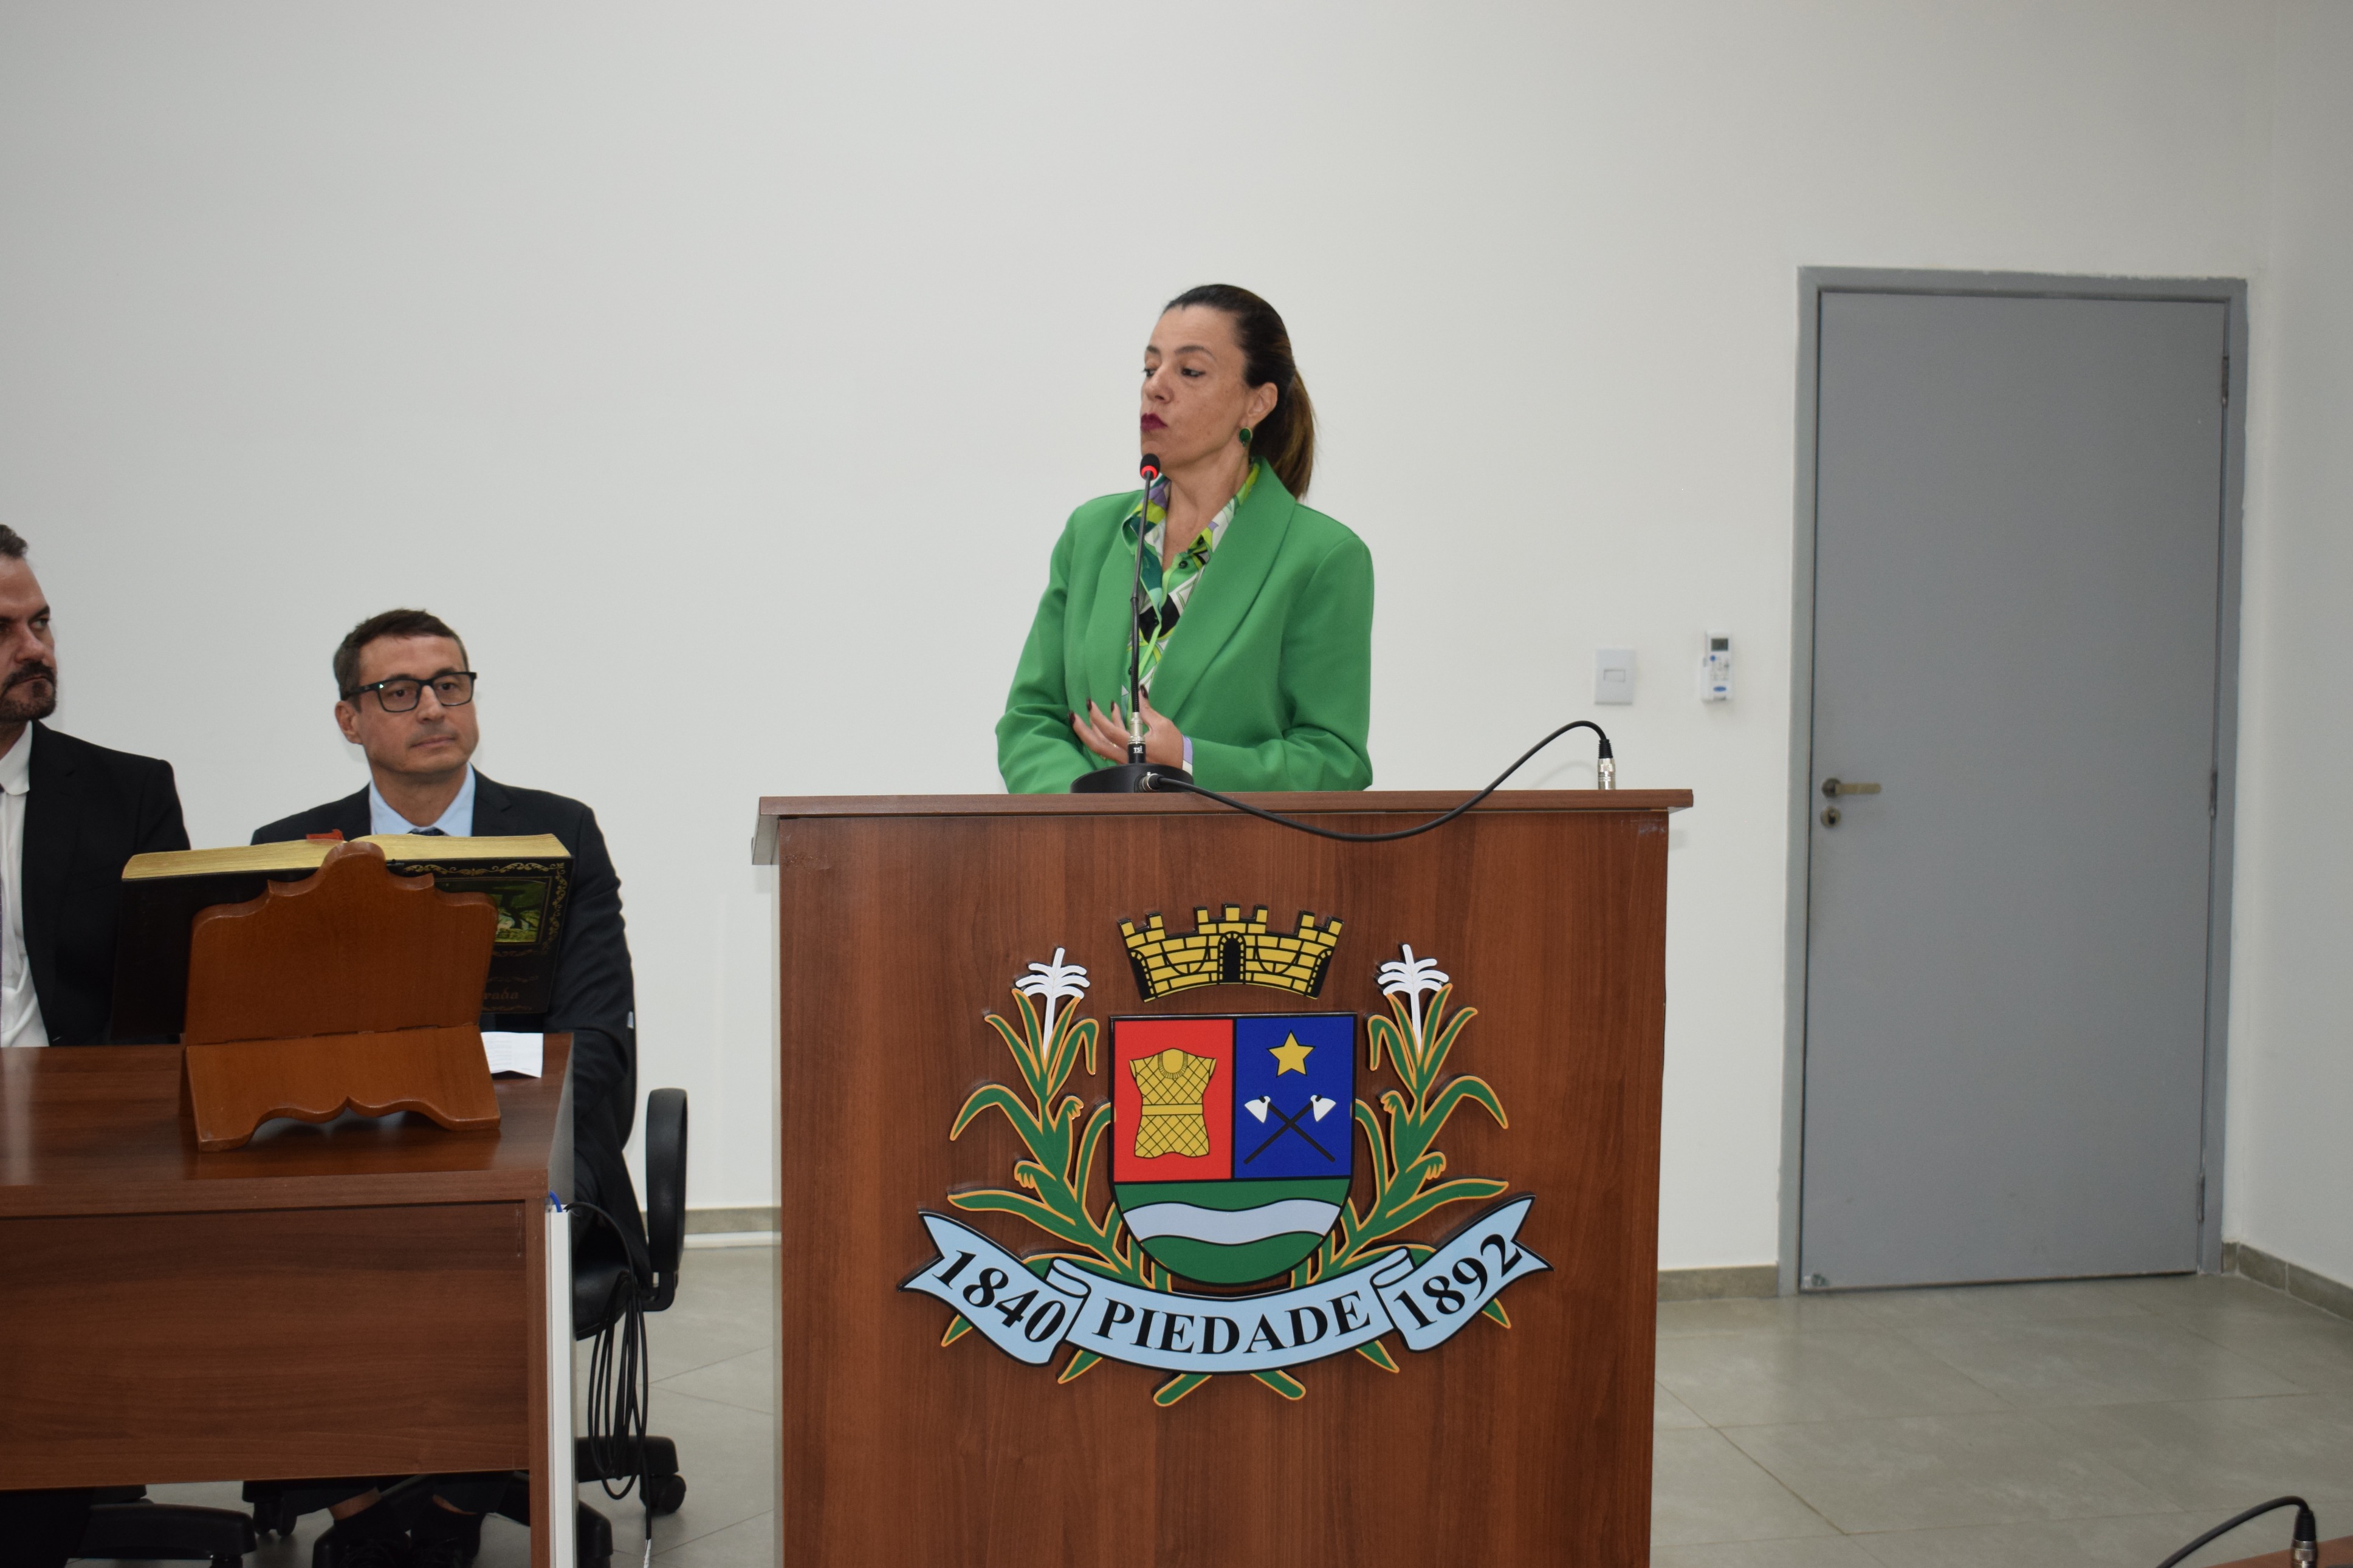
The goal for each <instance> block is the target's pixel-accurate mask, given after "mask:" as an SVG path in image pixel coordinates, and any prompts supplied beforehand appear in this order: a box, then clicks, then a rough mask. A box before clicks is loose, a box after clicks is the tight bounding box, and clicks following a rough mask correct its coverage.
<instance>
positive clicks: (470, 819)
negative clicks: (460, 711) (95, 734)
mask: <svg viewBox="0 0 2353 1568" xmlns="http://www.w3.org/2000/svg"><path fill="white" fill-rule="evenodd" d="M0 767H5V763H0ZM420 827H438V828H439V829H440V830H441V831H442V832H444V833H446V834H448V836H449V837H452V838H471V837H473V836H474V764H473V763H467V764H466V782H465V783H464V784H459V786H458V798H457V799H455V800H453V801H451V802H450V803H449V809H448V810H447V811H445V812H443V813H442V814H441V815H440V816H439V817H438V818H437V819H436V820H434V821H432V822H411V821H409V820H408V818H406V817H405V816H401V815H400V813H398V812H396V811H395V810H393V809H392V806H391V805H390V804H389V803H388V802H386V801H385V798H384V792H383V791H381V790H379V789H377V788H376V787H375V780H374V779H373V778H371V779H370V780H368V831H369V832H370V833H414V832H416V831H417V829H418V828H420Z"/></svg>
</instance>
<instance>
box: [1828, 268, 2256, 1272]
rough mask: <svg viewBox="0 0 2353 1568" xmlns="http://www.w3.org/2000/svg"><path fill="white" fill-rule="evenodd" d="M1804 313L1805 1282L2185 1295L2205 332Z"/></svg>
mask: <svg viewBox="0 0 2353 1568" xmlns="http://www.w3.org/2000/svg"><path fill="white" fill-rule="evenodd" d="M1820 310H1821V315H1820V361H1819V369H1818V383H1817V385H1818V396H1819V402H1818V405H1817V408H1816V418H1817V436H1818V443H1817V447H1816V458H1815V461H1816V464H1817V473H1816V490H1815V495H1816V517H1815V560H1814V563H1813V567H1814V654H1813V669H1814V690H1813V746H1812V752H1813V780H1812V782H1813V785H1814V788H1813V791H1812V793H1811V795H1810V797H1809V798H1810V820H1811V823H1812V826H1811V829H1810V831H1811V844H1810V857H1809V863H1810V873H1809V874H1810V889H1809V894H1810V901H1809V906H1808V921H1809V926H1808V931H1807V954H1806V962H1807V976H1806V984H1807V991H1806V1033H1805V1051H1806V1057H1805V1093H1806V1098H1805V1107H1804V1116H1805V1127H1804V1154H1803V1159H1804V1163H1803V1170H1802V1173H1801V1188H1800V1193H1801V1199H1800V1201H1801V1211H1800V1230H1799V1279H1800V1281H1801V1283H1803V1284H1805V1285H1808V1286H1812V1287H1821V1286H1829V1287H1831V1288H1840V1287H1850V1286H1866V1285H1908V1284H1925V1283H1930V1282H1936V1281H1966V1280H1989V1279H2056V1278H2067V1277H2077V1276H2089V1275H2103V1274H2138V1273H2157V1272H2166V1271H2171V1270H2186V1269H2192V1268H2196V1267H2197V1262H2198V1234H2199V1231H2198V1226H2199V1205H2200V1190H2199V1170H2200V1112H2201V1105H2202V1100H2203V1081H2204V1074H2203V1064H2204V1037H2205V995H2206V950H2207V920H2208V899H2207V893H2208V880H2209V874H2210V873H2209V863H2210V841H2211V836H2212V819H2211V804H2210V803H2211V798H2212V796H2211V789H2212V781H2213V778H2214V773H2213V769H2214V766H2215V755H2214V751H2215V741H2214V736H2215V702H2216V692H2215V661H2216V627H2217V605H2218V596H2219V595H2218V584H2219V577H2220V562H2221V528H2222V465H2223V416H2224V412H2225V411H2224V406H2223V403H2224V396H2225V393H2224V386H2225V379H2224V356H2225V354H2226V353H2227V352H2228V312H2227V307H2226V306H2224V305H2222V304H2220V303H2211V302H2183V301H2174V300H2103V299H2038V298H2021V297H2001V296H1964V295H1936V294H1905V293H1867V292H1854V293H1844V292H1830V293H1825V294H1824V295H1823V296H1822V298H1821V302H1820ZM1832 779H1835V780H1839V781H1842V782H1843V783H1845V784H1851V785H1852V784H1862V785H1877V786H1879V787H1878V790H1877V792H1876V793H1853V794H1846V795H1840V796H1837V797H1836V798H1831V797H1827V796H1825V795H1823V794H1822V792H1821V786H1822V785H1823V784H1824V782H1825V781H1828V780H1832ZM1826 813H1827V814H1828V815H1827V816H1826V815H1825V814H1826Z"/></svg>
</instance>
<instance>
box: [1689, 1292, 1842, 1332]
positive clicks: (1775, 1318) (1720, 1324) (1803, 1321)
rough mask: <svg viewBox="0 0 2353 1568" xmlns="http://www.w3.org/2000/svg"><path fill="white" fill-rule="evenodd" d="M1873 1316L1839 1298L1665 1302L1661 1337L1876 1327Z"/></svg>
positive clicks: (1771, 1297)
mask: <svg viewBox="0 0 2353 1568" xmlns="http://www.w3.org/2000/svg"><path fill="white" fill-rule="evenodd" d="M1875 1327H1877V1324H1876V1323H1874V1322H1873V1320H1872V1318H1871V1316H1870V1314H1869V1313H1867V1312H1865V1311H1864V1310H1862V1308H1861V1307H1860V1306H1858V1305H1856V1304H1855V1303H1854V1302H1853V1301H1851V1300H1847V1299H1845V1298H1844V1297H1840V1296H1769V1297H1760V1298H1743V1299H1740V1300H1729V1301H1662V1302H1661V1303H1660V1304H1659V1337H1660V1338H1661V1339H1662V1340H1666V1339H1677V1338H1681V1337H1683V1336H1685V1335H1689V1334H1748V1333H1783V1334H1804V1333H1815V1332H1819V1331H1821V1330H1824V1329H1869V1328H1875Z"/></svg>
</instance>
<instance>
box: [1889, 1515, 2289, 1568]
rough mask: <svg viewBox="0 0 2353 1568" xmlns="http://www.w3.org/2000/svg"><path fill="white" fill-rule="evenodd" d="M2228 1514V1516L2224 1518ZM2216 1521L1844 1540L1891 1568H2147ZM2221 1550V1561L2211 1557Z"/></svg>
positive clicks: (2245, 1549)
mask: <svg viewBox="0 0 2353 1568" xmlns="http://www.w3.org/2000/svg"><path fill="white" fill-rule="evenodd" d="M2225 1517H2227V1516H2225ZM2219 1522H2220V1521H2219V1520H2215V1519H2211V1518H2208V1517H2205V1516H2202V1515H2191V1514H2185V1513H2170V1514H2136V1515H2131V1516H2127V1517H2125V1518H2119V1519H2072V1520H2053V1521H2044V1522H2038V1523H2032V1524H1992V1525H1979V1526H1976V1527H1973V1528H1968V1529H1961V1530H1906V1531H1889V1532H1886V1533H1883V1534H1874V1535H1858V1536H1853V1537H1851V1538H1850V1539H1852V1540H1853V1541H1854V1542H1857V1543H1858V1544H1860V1545H1861V1546H1862V1547H1863V1548H1864V1550H1866V1551H1867V1552H1870V1553H1871V1558H1872V1561H1873V1562H1874V1563H1885V1564H1888V1565H1889V1568H1988V1565H1989V1564H1995V1565H1999V1568H2149V1565H2150V1564H2151V1563H2161V1562H2163V1561H2164V1560H2165V1559H2166V1558H2167V1557H2168V1556H2169V1555H2170V1554H2171V1553H2172V1552H2174V1551H2176V1550H2177V1549H2178V1548H2179V1547H2180V1545H2181V1544H2182V1542H2186V1541H2189V1540H2191V1539H2193V1538H2195V1537H2196V1536H2197V1534H2198V1532H2199V1531H2202V1530H2205V1529H2206V1528H2208V1527H2209V1526H2210V1525H2212V1524H2216V1523H2219ZM2285 1542H2286V1537H2285V1535H2284V1533H2283V1534H2282V1535H2281V1536H2280V1537H2279V1539H2278V1541H2277V1542H2276V1543H2275V1542H2273V1541H2272V1540H2271V1539H2270V1538H2268V1537H2257V1536H2254V1535H2248V1536H2243V1537H2242V1536H2232V1538H2231V1543H2229V1544H2222V1543H2218V1544H2217V1545H2216V1546H2215V1547H2214V1548H2212V1549H2211V1550H2210V1551H2208V1552H2201V1553H2200V1554H2199V1555H2198V1556H2196V1557H2193V1558H2191V1559H2190V1560H2189V1561H2190V1563H2193V1564H2198V1565H2200V1568H2203V1565H2205V1564H2209V1563H2230V1562H2235V1561H2237V1560H2238V1559H2240V1558H2242V1557H2246V1556H2248V1555H2250V1554H2252V1553H2253V1552H2258V1551H2262V1550H2263V1549H2265V1548H2266V1547H2269V1546H2272V1545H2274V1544H2282V1545H2284V1544H2285ZM2215 1552H2221V1553H2222V1554H2221V1555H2220V1556H2217V1555H2215V1554H2214V1553H2215Z"/></svg>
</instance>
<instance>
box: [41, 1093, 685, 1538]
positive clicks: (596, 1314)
mask: <svg viewBox="0 0 2353 1568" xmlns="http://www.w3.org/2000/svg"><path fill="white" fill-rule="evenodd" d="M631 1241H632V1242H635V1243H636V1244H637V1245H635V1246H632V1245H629V1244H628V1243H625V1242H624V1241H623V1239H622V1238H621V1237H617V1236H615V1235H614V1234H613V1232H612V1231H611V1230H610V1229H607V1228H606V1227H605V1226H601V1225H600V1226H596V1227H594V1228H593V1229H591V1231H590V1232H589V1235H588V1239H587V1240H586V1242H585V1243H583V1245H582V1246H581V1247H579V1248H578V1250H576V1251H575V1253H574V1254H573V1258H572V1337H573V1338H574V1339H575V1340H586V1339H593V1338H595V1337H596V1335H598V1334H600V1333H602V1332H604V1331H605V1330H606V1329H607V1328H608V1327H610V1326H612V1325H613V1324H614V1323H615V1322H616V1321H617V1320H618V1319H619V1317H620V1315H621V1313H622V1310H623V1306H624V1303H625V1302H626V1301H628V1300H629V1293H630V1291H631V1289H634V1290H635V1291H636V1295H637V1300H638V1306H639V1307H640V1308H641V1309H642V1310H645V1311H649V1312H659V1311H663V1310H667V1309H668V1308H669V1306H670V1302H671V1301H672V1300H674V1299H675V1298H676V1297H677V1295H678V1269H679V1263H680V1261H681V1259H682V1258H684V1256H685V1253H686V1090H684V1089H655V1090H654V1091H653V1092H652V1093H651V1094H649V1095H648V1096H646V1205H645V1234H644V1236H643V1237H633V1238H631ZM632 1252H636V1253H637V1254H638V1257H639V1258H642V1259H643V1261H644V1266H645V1267H646V1268H648V1270H649V1272H650V1274H651V1276H652V1278H651V1279H638V1266H637V1265H636V1264H634V1263H633V1262H632V1260H631V1257H630V1255H631V1253H632ZM610 1447H613V1448H615V1449H617V1453H614V1454H608V1455H607V1458H608V1459H611V1460H612V1461H613V1462H612V1463H611V1464H610V1465H608V1466H606V1467H599V1466H598V1465H597V1464H596V1457H595V1455H594V1454H593V1453H592V1452H591V1451H590V1450H591V1445H590V1443H589V1442H588V1440H587V1439H586V1438H585V1437H583V1438H580V1439H578V1440H577V1442H576V1443H575V1445H574V1452H573V1469H574V1473H575V1479H577V1480H580V1481H584V1482H585V1481H596V1480H607V1479H610V1480H621V1479H627V1478H628V1477H630V1476H634V1475H640V1474H642V1476H643V1478H644V1484H645V1485H646V1487H647V1490H646V1494H645V1497H646V1501H647V1502H648V1503H649V1504H650V1505H651V1507H652V1510H653V1511H654V1512H656V1513H658V1514H670V1513H676V1512H677V1511H678V1509H679V1505H680V1504H681V1503H682V1502H684V1501H685V1500H686V1479H685V1478H684V1477H682V1476H681V1475H680V1474H679V1469H678V1445H677V1444H676V1443H674V1442H672V1441H671V1440H670V1438H668V1437H657V1436H651V1435H649V1436H647V1438H646V1442H645V1453H644V1463H643V1465H642V1466H640V1464H639V1463H638V1451H637V1447H636V1445H635V1444H634V1443H628V1442H624V1443H618V1444H614V1445H611V1446H610ZM428 1479H429V1478H425V1477H419V1478H417V1479H416V1480H415V1481H413V1482H407V1483H404V1484H403V1485H402V1486H400V1487H396V1488H394V1489H391V1490H388V1491H387V1492H386V1493H385V1501H384V1503H382V1504H379V1505H378V1506H379V1507H382V1506H386V1505H390V1506H392V1507H395V1508H396V1509H405V1508H407V1507H412V1506H417V1505H422V1504H424V1503H426V1502H427V1499H428V1497H429V1495H430V1494H429V1491H428V1489H427V1487H426V1486H425V1485H424V1484H423V1483H425V1482H426V1481H427V1480H428ZM346 1495H347V1489H334V1490H327V1489H320V1488H313V1487H302V1486H295V1485H289V1484H287V1483H286V1482H283V1481H248V1482H247V1483H246V1484H245V1500H246V1501H247V1502H248V1503H249V1504H250V1505H252V1508H253V1512H252V1514H251V1515H250V1516H248V1515H246V1514H242V1513H239V1512H237V1511H236V1510H233V1509H219V1508H196V1507H193V1506H190V1505H186V1504H181V1503H159V1502H151V1501H149V1500H147V1496H146V1489H144V1488H142V1487H122V1488H116V1489H110V1490H108V1491H104V1492H101V1493H100V1494H99V1495H98V1498H97V1500H96V1506H94V1507H93V1508H92V1509H91V1510H90V1528H89V1530H88V1531H85V1532H84V1533H83V1536H82V1543H81V1550H80V1551H79V1552H78V1553H76V1555H77V1556H79V1557H85V1558H88V1557H101V1558H103V1557H123V1558H132V1559H137V1560H147V1561H156V1562H171V1563H211V1564H213V1568H233V1565H234V1564H236V1563H239V1562H241V1561H242V1560H243V1558H244V1555H245V1553H247V1552H251V1551H254V1550H255V1549H256V1547H257V1545H258V1537H257V1534H256V1532H257V1531H259V1532H261V1533H264V1534H268V1533H273V1532H274V1533H276V1534H278V1535H281V1536H289V1535H291V1534H293V1532H294V1521H296V1520H297V1519H299V1518H301V1516H302V1515H303V1514H306V1513H311V1512H314V1511H316V1510H320V1509H322V1508H326V1507H328V1506H329V1505H330V1504H332V1503H335V1502H339V1501H341V1500H343V1497H344V1496H346ZM498 1511H499V1512H501V1513H502V1514H504V1515H506V1516H507V1517H508V1518H509V1519H512V1520H513V1521H516V1522H517V1523H519V1524H526V1525H527V1524H529V1523H530V1522H531V1485H530V1478H529V1477H527V1476H524V1475H522V1474H520V1473H518V1474H517V1475H516V1477H515V1479H514V1480H513V1482H512V1484H510V1485H509V1487H508V1488H507V1495H506V1497H505V1498H504V1500H501V1503H500V1504H499V1510H498ZM575 1539H576V1542H577V1545H578V1551H577V1561H578V1563H579V1568H607V1564H608V1563H610V1561H611V1558H612V1554H613V1526H612V1523H611V1521H609V1520H607V1518H606V1517H605V1516H604V1514H603V1513H601V1512H599V1511H598V1510H596V1509H595V1508H592V1507H590V1506H589V1505H588V1504H587V1503H585V1502H583V1503H580V1504H579V1505H578V1510H577V1512H576V1514H575Z"/></svg>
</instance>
